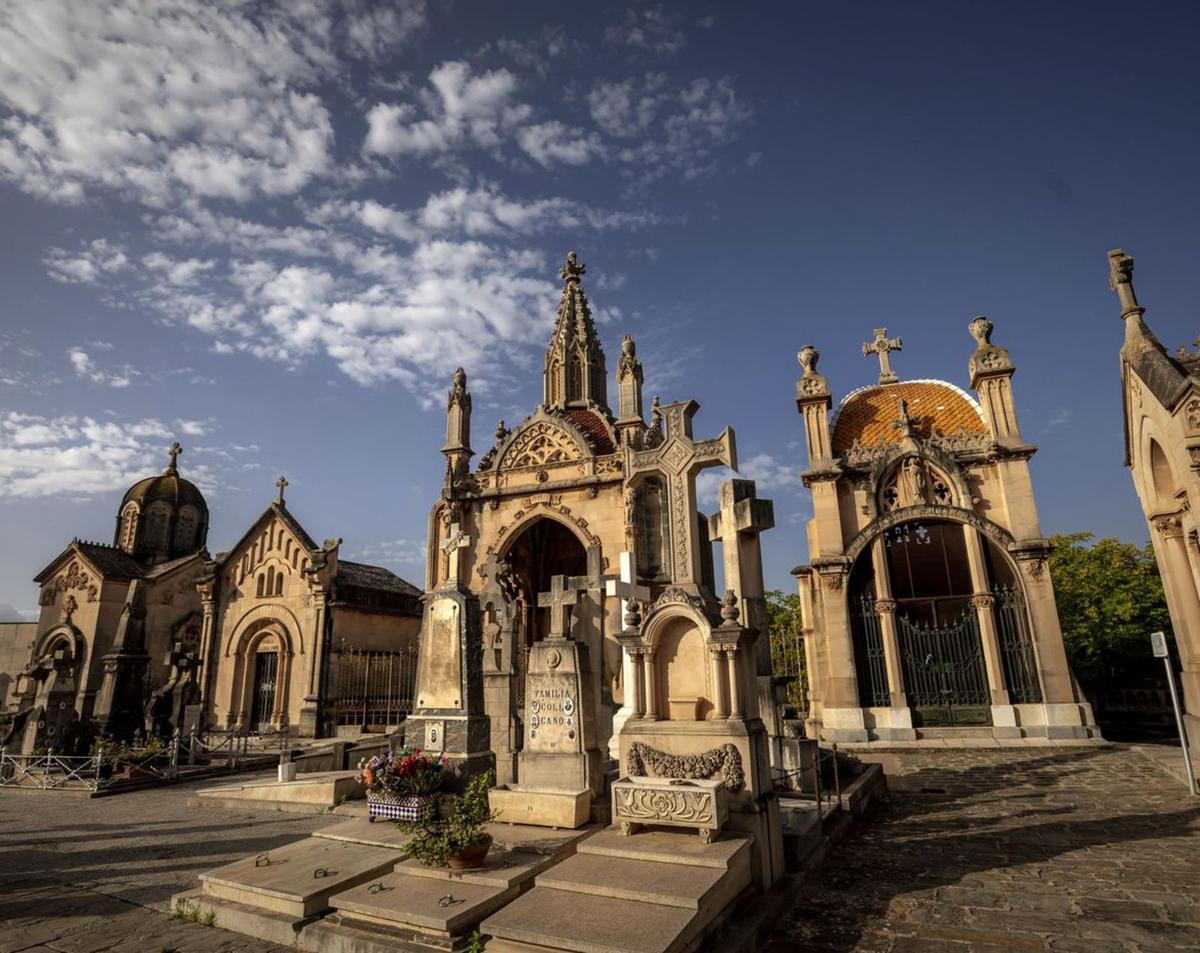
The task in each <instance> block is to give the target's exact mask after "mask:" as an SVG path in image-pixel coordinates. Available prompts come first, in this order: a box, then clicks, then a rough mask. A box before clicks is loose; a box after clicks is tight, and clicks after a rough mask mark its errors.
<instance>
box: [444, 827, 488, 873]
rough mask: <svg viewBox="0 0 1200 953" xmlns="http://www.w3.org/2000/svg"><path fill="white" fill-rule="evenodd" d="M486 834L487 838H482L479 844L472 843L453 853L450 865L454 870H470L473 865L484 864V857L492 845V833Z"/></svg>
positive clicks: (479, 865)
mask: <svg viewBox="0 0 1200 953" xmlns="http://www.w3.org/2000/svg"><path fill="white" fill-rule="evenodd" d="M485 836H486V838H487V839H486V840H482V841H480V842H479V843H478V844H472V845H471V846H470V847H466V848H464V849H463V850H460V851H456V852H455V853H453V854H451V855H450V857H449V861H448V862H449V864H450V867H451V868H452V869H454V870H470V869H471V868H472V867H481V866H483V859H484V858H485V857H486V856H487V852H488V851H489V850H491V847H492V835H491V834H487V835H485Z"/></svg>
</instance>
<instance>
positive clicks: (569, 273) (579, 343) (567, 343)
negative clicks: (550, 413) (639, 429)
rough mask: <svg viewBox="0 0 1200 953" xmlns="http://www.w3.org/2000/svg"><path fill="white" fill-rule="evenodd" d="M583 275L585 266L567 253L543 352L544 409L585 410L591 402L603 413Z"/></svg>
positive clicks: (602, 384) (603, 387)
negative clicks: (551, 328) (556, 310)
mask: <svg viewBox="0 0 1200 953" xmlns="http://www.w3.org/2000/svg"><path fill="white" fill-rule="evenodd" d="M586 272H587V266H586V265H584V264H583V263H582V262H580V261H579V258H578V257H577V256H576V254H575V252H568V253H567V260H566V264H564V265H563V267H562V268H561V269H560V270H559V276H560V277H561V278H562V280H563V282H564V284H563V290H562V297H561V298H560V299H559V303H558V316H557V317H556V318H555V321H554V331H553V333H552V334H551V336H550V346H549V347H548V348H547V349H546V364H545V369H544V378H543V385H544V386H543V404H544V405H545V406H546V407H548V408H549V407H559V408H565V407H586V406H588V404H589V403H591V404H596V405H598V406H599V407H601V408H603V409H604V410H605V411H606V412H607V411H608V380H607V377H608V375H607V372H606V371H605V368H604V348H603V347H601V346H600V340H599V338H598V337H597V335H596V325H595V323H594V322H593V320H592V310H591V308H590V307H589V305H588V300H587V295H585V294H584V292H583V285H582V283H581V281H580V278H581V277H582V276H583V275H584V274H585V273H586Z"/></svg>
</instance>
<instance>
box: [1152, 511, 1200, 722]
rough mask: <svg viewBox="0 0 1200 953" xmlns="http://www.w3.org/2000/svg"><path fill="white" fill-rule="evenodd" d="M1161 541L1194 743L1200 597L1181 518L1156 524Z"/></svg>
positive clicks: (1199, 705)
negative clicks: (1192, 638)
mask: <svg viewBox="0 0 1200 953" xmlns="http://www.w3.org/2000/svg"><path fill="white" fill-rule="evenodd" d="M1154 528H1155V529H1156V530H1157V531H1158V532H1157V534H1156V535H1157V536H1158V538H1157V539H1156V540H1154V542H1155V550H1156V552H1157V553H1158V556H1159V565H1160V566H1161V567H1162V570H1163V571H1162V573H1161V575H1162V581H1163V589H1164V591H1165V593H1166V596H1167V605H1168V607H1169V608H1170V609H1171V621H1172V623H1173V624H1174V625H1175V626H1176V627H1177V629H1183V630H1184V631H1182V632H1181V631H1176V632H1175V633H1174V634H1175V645H1176V647H1177V649H1178V651H1179V660H1180V662H1181V663H1182V667H1183V671H1182V672H1181V673H1180V683H1181V685H1182V688H1183V703H1184V704H1183V707H1184V709H1185V710H1186V712H1187V714H1186V715H1185V720H1186V721H1187V722H1188V729H1189V738H1191V739H1192V740H1193V742H1194V740H1195V738H1196V737H1197V735H1196V727H1198V726H1196V724H1195V722H1196V720H1197V716H1198V715H1200V658H1197V657H1196V655H1195V653H1194V652H1193V651H1192V646H1191V645H1190V644H1189V640H1188V637H1187V636H1188V630H1191V631H1193V632H1196V631H1200V595H1198V594H1197V589H1196V585H1195V582H1194V579H1195V577H1194V576H1193V574H1192V571H1191V553H1189V552H1188V550H1187V546H1186V540H1185V537H1184V533H1183V528H1182V526H1181V525H1180V521H1179V520H1178V518H1171V517H1168V518H1165V519H1161V520H1158V521H1156V522H1155V524H1154Z"/></svg>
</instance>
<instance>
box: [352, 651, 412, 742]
mask: <svg viewBox="0 0 1200 953" xmlns="http://www.w3.org/2000/svg"><path fill="white" fill-rule="evenodd" d="M416 685H417V650H416V649H415V648H406V649H401V650H400V651H398V652H366V651H363V650H361V649H357V648H354V647H352V646H347V645H346V644H344V643H343V644H342V646H341V648H340V649H339V650H338V653H337V694H336V696H335V698H334V710H335V712H336V717H337V723H338V725H343V726H345V725H357V726H359V727H361V728H362V729H363V730H364V731H385V730H387V729H388V728H391V727H395V726H396V725H398V724H400V722H402V721H403V720H404V719H405V718H406V717H407V716H408V714H409V713H410V712H411V711H412V710H413V695H414V694H415V692H416Z"/></svg>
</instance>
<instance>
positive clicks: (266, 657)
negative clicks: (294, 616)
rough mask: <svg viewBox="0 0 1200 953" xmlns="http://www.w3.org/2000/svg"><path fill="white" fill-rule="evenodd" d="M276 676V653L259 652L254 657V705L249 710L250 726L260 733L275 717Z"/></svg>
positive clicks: (277, 663)
mask: <svg viewBox="0 0 1200 953" xmlns="http://www.w3.org/2000/svg"><path fill="white" fill-rule="evenodd" d="M278 674H279V653H278V652H259V653H258V654H257V655H255V656H254V704H253V705H252V706H251V709H250V724H251V725H252V726H253V727H254V728H256V729H258V730H260V731H261V730H262V729H263V728H270V727H271V722H272V720H273V719H274V717H275V682H276V679H277V678H278Z"/></svg>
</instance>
